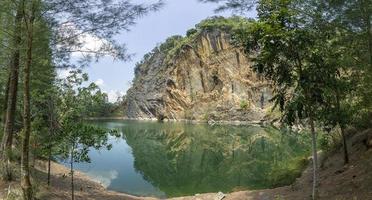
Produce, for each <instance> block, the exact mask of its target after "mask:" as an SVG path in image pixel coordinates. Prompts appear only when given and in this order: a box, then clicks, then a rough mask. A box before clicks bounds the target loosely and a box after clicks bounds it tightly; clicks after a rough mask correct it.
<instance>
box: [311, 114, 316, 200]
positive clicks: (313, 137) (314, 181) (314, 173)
mask: <svg viewBox="0 0 372 200" xmlns="http://www.w3.org/2000/svg"><path fill="white" fill-rule="evenodd" d="M310 128H311V139H312V148H313V192H312V198H313V200H316V199H317V198H318V152H317V147H316V132H315V127H314V119H313V118H312V117H311V116H310Z"/></svg>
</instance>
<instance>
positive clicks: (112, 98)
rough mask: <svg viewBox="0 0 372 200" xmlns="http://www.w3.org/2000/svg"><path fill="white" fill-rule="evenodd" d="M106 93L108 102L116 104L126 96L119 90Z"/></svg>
mask: <svg viewBox="0 0 372 200" xmlns="http://www.w3.org/2000/svg"><path fill="white" fill-rule="evenodd" d="M106 93H107V97H108V100H109V102H111V103H115V102H116V101H117V100H118V98H119V97H122V96H124V95H125V92H123V91H118V90H110V91H109V92H106Z"/></svg>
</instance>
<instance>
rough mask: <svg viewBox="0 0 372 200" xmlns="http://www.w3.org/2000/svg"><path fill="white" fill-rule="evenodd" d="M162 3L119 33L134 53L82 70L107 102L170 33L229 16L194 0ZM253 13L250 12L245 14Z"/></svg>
mask: <svg viewBox="0 0 372 200" xmlns="http://www.w3.org/2000/svg"><path fill="white" fill-rule="evenodd" d="M165 2H166V4H165V6H164V7H163V8H162V9H161V10H159V11H157V12H154V13H150V14H148V15H146V16H144V17H142V18H140V19H139V20H137V23H136V25H134V26H133V27H131V30H130V31H129V32H123V33H121V34H120V35H118V37H117V40H118V41H119V42H121V43H125V44H126V45H127V48H128V52H129V53H130V54H134V56H133V57H132V59H131V60H130V61H126V62H123V61H117V60H113V58H110V57H104V58H102V59H100V60H99V62H97V63H92V64H91V65H90V66H89V67H87V68H85V69H84V70H83V71H84V72H86V73H88V75H89V80H90V82H95V83H96V84H97V85H98V86H99V87H100V88H101V89H102V90H103V91H104V92H106V93H107V94H108V96H109V100H110V102H114V101H116V99H117V98H118V97H119V96H123V95H124V94H125V92H126V91H127V90H128V89H129V87H130V83H131V82H132V80H133V78H134V67H135V63H137V62H138V61H140V60H141V59H142V57H143V55H144V54H146V53H147V52H149V51H151V50H152V49H153V48H154V47H155V46H156V45H157V44H159V43H161V42H163V41H165V39H166V38H168V37H169V36H172V35H185V33H186V31H187V30H188V29H190V28H192V27H194V26H195V24H197V23H199V22H200V21H201V20H203V19H205V18H207V17H210V16H215V15H222V16H230V15H231V13H229V12H226V13H218V14H216V13H214V9H215V8H216V4H202V3H200V2H198V1H197V0H166V1H165ZM255 15H256V14H255V12H254V11H252V12H251V13H248V15H247V17H255ZM88 45H92V44H88ZM93 45H94V44H93ZM64 73H66V72H60V74H62V76H63V74H64Z"/></svg>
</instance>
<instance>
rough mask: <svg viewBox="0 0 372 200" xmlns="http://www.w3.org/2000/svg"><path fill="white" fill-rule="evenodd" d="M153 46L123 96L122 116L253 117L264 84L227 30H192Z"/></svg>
mask: <svg viewBox="0 0 372 200" xmlns="http://www.w3.org/2000/svg"><path fill="white" fill-rule="evenodd" d="M194 32H195V33H192V34H193V35H192V36H187V38H186V39H185V38H182V37H181V36H178V37H173V38H170V39H168V40H167V42H166V43H164V44H162V45H160V46H159V47H157V48H155V49H154V50H153V51H152V52H151V53H150V54H148V55H146V56H145V58H144V60H143V61H142V62H141V63H139V64H138V65H137V67H136V70H135V79H134V80H133V85H132V87H131V88H130V89H129V90H128V91H127V95H126V97H125V114H126V117H128V118H151V119H161V120H162V119H174V120H178V119H191V120H216V121H217V120H227V121H235V120H239V121H258V120H262V119H263V118H264V116H265V112H264V111H265V110H266V108H267V107H268V106H269V103H268V100H269V98H270V96H271V94H270V89H269V85H268V84H267V83H266V82H264V81H262V80H261V79H260V78H259V77H258V76H257V74H256V73H254V72H253V71H252V69H251V67H250V66H251V64H252V63H251V60H250V59H249V58H247V57H246V56H245V54H244V53H243V50H242V49H240V48H238V47H235V46H234V45H232V42H231V33H229V31H228V30H227V29H225V30H223V29H219V28H213V29H207V30H199V31H197V30H195V31H194Z"/></svg>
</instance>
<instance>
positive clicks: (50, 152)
mask: <svg viewBox="0 0 372 200" xmlns="http://www.w3.org/2000/svg"><path fill="white" fill-rule="evenodd" d="M51 159H52V148H51V147H50V146H49V152H48V186H50V161H51Z"/></svg>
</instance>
